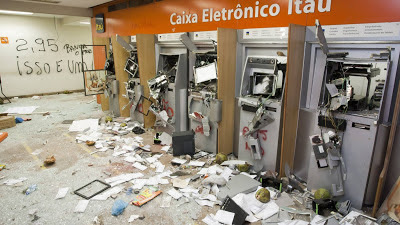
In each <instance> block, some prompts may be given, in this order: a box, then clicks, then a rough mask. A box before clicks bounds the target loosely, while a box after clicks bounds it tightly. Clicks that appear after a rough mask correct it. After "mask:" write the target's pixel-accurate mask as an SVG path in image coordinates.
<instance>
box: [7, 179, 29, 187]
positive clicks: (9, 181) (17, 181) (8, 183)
mask: <svg viewBox="0 0 400 225" xmlns="http://www.w3.org/2000/svg"><path fill="white" fill-rule="evenodd" d="M27 179H28V178H26V177H21V178H18V179H10V180H6V181H4V182H3V184H5V185H8V186H11V185H16V184H18V183H22V182H23V181H25V180H27Z"/></svg>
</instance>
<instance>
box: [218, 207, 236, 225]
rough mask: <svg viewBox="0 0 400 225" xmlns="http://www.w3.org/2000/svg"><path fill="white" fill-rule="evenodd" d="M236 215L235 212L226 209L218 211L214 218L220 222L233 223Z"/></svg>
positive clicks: (230, 224)
mask: <svg viewBox="0 0 400 225" xmlns="http://www.w3.org/2000/svg"><path fill="white" fill-rule="evenodd" d="M234 217H235V213H232V212H228V211H225V210H218V211H217V213H216V214H215V217H214V219H215V220H217V221H218V222H220V223H223V224H227V225H232V223H233V218H234Z"/></svg>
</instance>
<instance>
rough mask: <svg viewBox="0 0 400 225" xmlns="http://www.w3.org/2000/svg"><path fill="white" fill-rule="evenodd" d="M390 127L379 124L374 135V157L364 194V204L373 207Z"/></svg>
mask: <svg viewBox="0 0 400 225" xmlns="http://www.w3.org/2000/svg"><path fill="white" fill-rule="evenodd" d="M389 132H390V125H385V124H381V125H379V127H378V134H377V135H376V143H375V149H374V155H373V157H372V163H371V168H370V173H369V179H368V185H367V191H366V193H365V200H364V204H366V205H371V206H372V205H373V204H374V200H375V194H376V189H377V185H378V180H379V175H380V173H381V171H382V168H383V162H384V160H385V152H386V151H385V150H386V146H387V142H388V139H389Z"/></svg>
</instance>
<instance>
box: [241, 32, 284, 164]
mask: <svg viewBox="0 0 400 225" xmlns="http://www.w3.org/2000/svg"><path fill="white" fill-rule="evenodd" d="M287 41H288V28H287V27H286V28H261V29H244V30H239V31H238V42H239V47H238V57H237V60H238V63H237V65H238V66H240V68H237V73H239V74H237V77H240V78H241V81H240V84H239V85H236V86H240V89H239V93H237V94H236V96H239V98H238V107H239V109H238V110H239V114H237V115H238V116H239V121H240V122H239V124H236V125H235V133H236V134H235V135H236V138H235V139H236V140H238V143H237V149H238V152H237V154H238V158H239V159H240V160H245V161H248V162H249V163H250V164H252V165H253V168H254V169H255V170H256V171H260V170H262V169H264V170H271V171H277V170H278V169H279V156H280V154H279V152H280V140H281V127H282V107H283V102H282V100H283V94H284V90H285V74H286V62H287V58H286V55H287V48H288V45H287ZM236 120H237V119H236Z"/></svg>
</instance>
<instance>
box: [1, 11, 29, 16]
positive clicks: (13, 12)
mask: <svg viewBox="0 0 400 225" xmlns="http://www.w3.org/2000/svg"><path fill="white" fill-rule="evenodd" d="M0 13H5V14H15V15H32V14H33V12H21V11H10V10H0Z"/></svg>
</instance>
